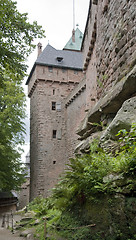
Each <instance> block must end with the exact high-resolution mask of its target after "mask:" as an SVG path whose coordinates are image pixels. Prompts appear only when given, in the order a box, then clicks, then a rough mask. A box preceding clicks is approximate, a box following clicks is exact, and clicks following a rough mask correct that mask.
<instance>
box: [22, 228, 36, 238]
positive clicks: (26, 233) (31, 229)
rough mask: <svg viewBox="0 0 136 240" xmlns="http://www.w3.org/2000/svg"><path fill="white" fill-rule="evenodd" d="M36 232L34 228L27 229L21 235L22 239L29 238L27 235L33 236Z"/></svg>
mask: <svg viewBox="0 0 136 240" xmlns="http://www.w3.org/2000/svg"><path fill="white" fill-rule="evenodd" d="M34 232H35V229H34V228H30V229H27V230H25V231H23V232H21V233H20V237H27V235H30V234H33V233H34Z"/></svg>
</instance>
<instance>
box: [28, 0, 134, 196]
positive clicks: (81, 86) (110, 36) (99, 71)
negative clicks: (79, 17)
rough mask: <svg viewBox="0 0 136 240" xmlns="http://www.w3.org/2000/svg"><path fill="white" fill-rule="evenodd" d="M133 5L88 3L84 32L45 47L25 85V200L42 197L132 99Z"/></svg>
mask: <svg viewBox="0 0 136 240" xmlns="http://www.w3.org/2000/svg"><path fill="white" fill-rule="evenodd" d="M135 9H136V3H135V0H118V1H116V0H112V1H111V0H90V5H89V10H88V16H87V22H86V27H85V32H84V34H82V33H81V32H80V30H79V29H78V28H77V29H76V30H73V32H72V37H71V39H70V40H69V41H68V43H67V44H66V45H65V47H64V49H63V50H56V49H55V48H53V47H52V46H51V45H49V44H48V45H47V46H46V48H45V49H44V50H43V51H42V46H41V44H40V43H39V44H38V58H37V60H36V62H35V63H34V65H33V68H32V70H31V72H30V75H29V77H28V80H27V83H26V84H27V85H28V96H29V97H30V162H31V170H30V175H31V178H30V199H31V200H32V199H33V198H35V197H36V196H39V195H42V196H44V197H47V196H48V195H49V194H50V191H49V190H50V189H51V188H52V187H53V186H54V185H55V183H56V182H57V180H58V177H59V175H60V173H62V172H63V171H64V169H65V166H66V163H68V159H69V158H70V157H72V156H74V154H75V152H77V153H81V152H87V151H88V146H89V142H90V139H91V138H92V136H93V135H94V134H95V133H96V132H97V130H98V129H97V126H96V125H95V124H93V123H98V124H99V123H103V124H109V123H110V122H111V121H112V119H113V118H114V117H115V115H116V113H117V111H118V110H119V109H120V107H121V106H122V104H123V102H124V101H125V100H127V99H129V98H131V97H133V96H135V93H136V84H135V83H136V67H135V62H136V28H135V25H136V18H135V15H136V14H135V11H136V10H135Z"/></svg>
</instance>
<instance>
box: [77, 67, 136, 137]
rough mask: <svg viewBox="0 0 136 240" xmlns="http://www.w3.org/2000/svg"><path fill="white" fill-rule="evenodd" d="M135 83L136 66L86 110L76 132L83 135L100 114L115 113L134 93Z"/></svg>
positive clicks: (135, 90)
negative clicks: (86, 112)
mask: <svg viewBox="0 0 136 240" xmlns="http://www.w3.org/2000/svg"><path fill="white" fill-rule="evenodd" d="M135 83H136V66H135V67H134V68H133V69H132V70H131V71H130V72H129V73H128V74H127V75H126V76H125V77H124V78H123V79H121V80H120V81H119V82H118V83H117V84H116V85H115V86H114V87H113V88H112V89H111V90H110V91H109V92H108V93H107V95H105V96H104V97H103V98H102V99H100V100H99V101H98V102H97V103H96V105H95V106H94V108H93V109H91V110H90V111H89V112H88V114H87V116H86V117H85V119H84V120H83V121H82V123H81V125H80V127H79V129H78V130H77V134H78V135H80V136H83V135H84V134H85V132H87V131H88V130H89V129H91V128H92V125H91V124H90V123H98V122H100V121H101V115H102V114H108V113H116V112H117V111H118V110H119V109H120V107H121V105H122V103H123V102H124V101H125V100H126V99H128V98H130V97H131V96H132V95H133V94H134V93H136V84H135Z"/></svg>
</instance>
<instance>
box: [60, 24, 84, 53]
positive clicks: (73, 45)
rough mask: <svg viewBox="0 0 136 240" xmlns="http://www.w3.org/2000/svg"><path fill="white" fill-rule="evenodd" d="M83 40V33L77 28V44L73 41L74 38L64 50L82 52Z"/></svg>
mask: <svg viewBox="0 0 136 240" xmlns="http://www.w3.org/2000/svg"><path fill="white" fill-rule="evenodd" d="M82 40H83V33H82V32H81V31H80V30H79V28H77V29H76V30H75V42H73V41H72V37H71V38H70V39H69V41H68V42H67V44H66V45H65V47H64V48H63V50H73V51H80V50H81V44H82Z"/></svg>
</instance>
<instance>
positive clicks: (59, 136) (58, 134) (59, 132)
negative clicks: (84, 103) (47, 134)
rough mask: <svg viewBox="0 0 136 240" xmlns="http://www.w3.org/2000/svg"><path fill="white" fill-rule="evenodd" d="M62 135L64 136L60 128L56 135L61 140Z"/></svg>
mask: <svg viewBox="0 0 136 240" xmlns="http://www.w3.org/2000/svg"><path fill="white" fill-rule="evenodd" d="M61 136H62V133H61V129H58V130H57V135H56V137H57V139H58V140H61Z"/></svg>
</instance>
